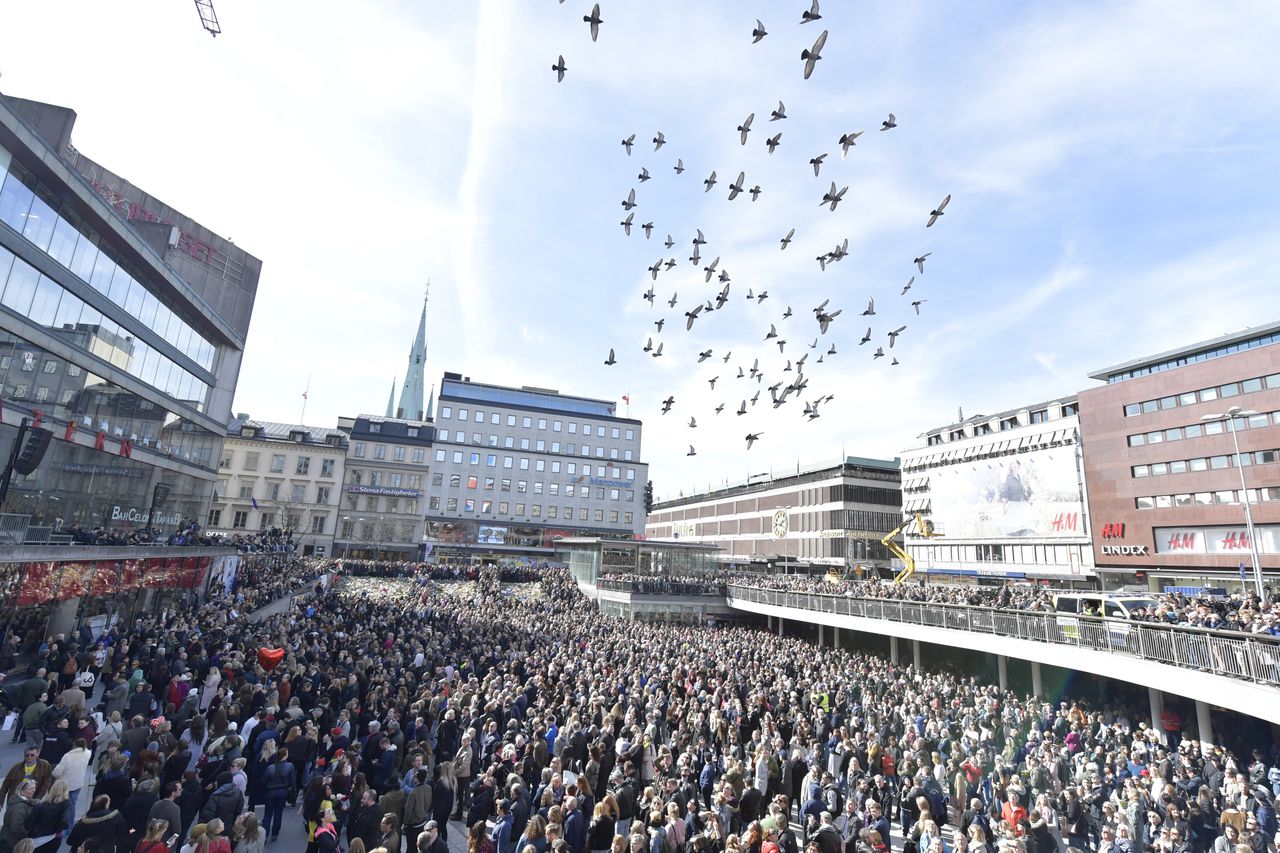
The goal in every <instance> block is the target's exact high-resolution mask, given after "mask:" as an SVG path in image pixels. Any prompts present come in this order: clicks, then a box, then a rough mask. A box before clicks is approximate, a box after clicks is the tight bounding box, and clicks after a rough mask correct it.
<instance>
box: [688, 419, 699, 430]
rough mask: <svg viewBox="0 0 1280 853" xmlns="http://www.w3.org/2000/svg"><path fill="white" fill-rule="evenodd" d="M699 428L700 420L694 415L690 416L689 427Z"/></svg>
mask: <svg viewBox="0 0 1280 853" xmlns="http://www.w3.org/2000/svg"><path fill="white" fill-rule="evenodd" d="M697 428H698V421H697V420H696V419H694V418H693V417H690V418H689V429H697Z"/></svg>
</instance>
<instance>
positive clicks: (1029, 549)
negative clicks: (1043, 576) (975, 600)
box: [910, 545, 1080, 571]
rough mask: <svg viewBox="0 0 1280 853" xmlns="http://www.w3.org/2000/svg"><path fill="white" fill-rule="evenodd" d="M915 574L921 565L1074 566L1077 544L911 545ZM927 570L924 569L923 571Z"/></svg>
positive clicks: (1077, 557) (1076, 557)
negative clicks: (1005, 564) (1003, 564)
mask: <svg viewBox="0 0 1280 853" xmlns="http://www.w3.org/2000/svg"><path fill="white" fill-rule="evenodd" d="M910 550H911V554H912V555H913V556H914V557H915V558H916V565H917V569H916V571H921V570H922V569H921V566H922V565H923V566H925V567H927V566H935V565H942V566H946V565H953V564H955V563H979V562H981V563H1014V564H1017V565H1023V566H1026V565H1037V564H1039V565H1047V566H1053V565H1058V566H1066V565H1078V559H1079V554H1080V546H1078V545H914V546H911V549H910ZM924 570H926V571H927V568H926V569H924Z"/></svg>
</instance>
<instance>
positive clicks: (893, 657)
mask: <svg viewBox="0 0 1280 853" xmlns="http://www.w3.org/2000/svg"><path fill="white" fill-rule="evenodd" d="M889 662H890V663H897V662H898V638H897V637H890V638H889Z"/></svg>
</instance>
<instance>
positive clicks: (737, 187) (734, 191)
mask: <svg viewBox="0 0 1280 853" xmlns="http://www.w3.org/2000/svg"><path fill="white" fill-rule="evenodd" d="M746 177H747V173H746V172H739V173H738V180H736V181H734V182H733V183H731V184H729V201H733V200H734V199H735V198H737V197H738V194H739V193H741V192H742V182H743V181H744V180H746Z"/></svg>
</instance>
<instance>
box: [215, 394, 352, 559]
mask: <svg viewBox="0 0 1280 853" xmlns="http://www.w3.org/2000/svg"><path fill="white" fill-rule="evenodd" d="M346 457H347V436H346V434H345V433H343V432H342V431H341V430H338V429H336V428H334V429H324V428H321V427H309V426H302V425H298V424H282V423H274V422H272V421H258V420H253V419H251V418H249V416H248V415H238V416H237V417H236V419H235V420H234V421H232V422H231V424H230V426H229V427H228V428H227V440H226V443H225V444H224V445H223V448H222V460H221V464H220V465H219V466H218V484H217V487H216V489H215V492H214V496H213V504H212V506H211V508H210V509H209V518H208V522H207V524H206V526H207V527H208V529H209V530H210V531H213V532H216V533H223V534H226V535H230V536H234V535H236V534H240V535H251V534H256V533H259V532H261V531H263V530H270V529H271V528H273V527H277V528H280V529H281V530H292V531H293V534H294V536H293V539H294V543H295V544H296V546H297V553H298V554H300V555H303V556H311V555H316V556H324V555H329V554H332V553H333V541H334V535H335V533H336V532H337V531H338V526H339V524H340V520H339V518H340V504H341V494H340V492H341V489H342V483H343V478H344V476H345V473H346Z"/></svg>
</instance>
